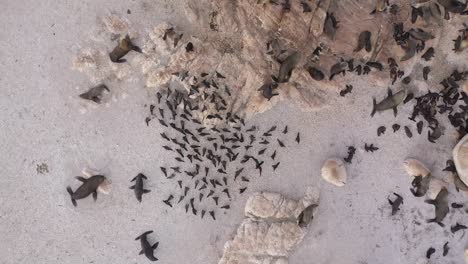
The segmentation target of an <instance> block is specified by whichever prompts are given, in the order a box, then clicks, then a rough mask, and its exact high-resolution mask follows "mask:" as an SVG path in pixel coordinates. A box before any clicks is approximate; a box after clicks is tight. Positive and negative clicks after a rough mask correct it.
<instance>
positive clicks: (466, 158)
mask: <svg viewBox="0 0 468 264" xmlns="http://www.w3.org/2000/svg"><path fill="white" fill-rule="evenodd" d="M453 161H454V162H455V167H456V168H457V173H458V176H459V177H460V179H461V180H462V181H463V182H464V183H465V185H468V135H466V136H464V137H463V138H462V139H461V140H460V142H458V144H457V145H456V146H455V148H454V149H453Z"/></svg>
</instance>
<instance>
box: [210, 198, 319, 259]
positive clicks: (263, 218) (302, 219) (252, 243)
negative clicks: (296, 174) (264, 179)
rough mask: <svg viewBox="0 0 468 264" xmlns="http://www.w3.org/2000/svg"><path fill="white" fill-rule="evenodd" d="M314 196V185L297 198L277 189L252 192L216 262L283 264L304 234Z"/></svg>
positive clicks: (314, 199) (309, 219)
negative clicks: (230, 237) (243, 214)
mask: <svg viewBox="0 0 468 264" xmlns="http://www.w3.org/2000/svg"><path fill="white" fill-rule="evenodd" d="M318 199H319V194H318V190H315V189H309V190H308V192H307V193H306V195H305V196H304V197H303V198H302V199H301V200H299V201H296V200H292V199H288V198H285V197H284V196H283V195H281V194H278V193H269V192H260V193H255V194H253V195H252V196H251V197H249V199H248V200H247V203H246V205H245V216H246V218H245V219H244V221H242V223H241V225H240V226H239V228H238V229H237V233H236V234H235V236H234V238H233V239H232V240H230V241H228V242H226V244H225V245H224V253H223V256H222V258H221V260H220V261H219V264H235V263H236V264H237V263H243V264H280V263H281V264H287V263H288V256H289V255H290V254H291V252H292V251H293V250H294V249H295V248H296V247H297V246H298V244H299V243H300V242H301V241H302V239H303V238H304V236H305V235H306V234H307V230H308V225H309V224H310V222H311V220H312V218H313V212H314V210H315V208H316V207H317V206H318Z"/></svg>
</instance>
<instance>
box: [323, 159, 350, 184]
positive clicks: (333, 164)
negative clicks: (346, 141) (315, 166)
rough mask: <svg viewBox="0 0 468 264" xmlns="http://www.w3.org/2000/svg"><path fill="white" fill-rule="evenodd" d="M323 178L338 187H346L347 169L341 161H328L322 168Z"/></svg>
mask: <svg viewBox="0 0 468 264" xmlns="http://www.w3.org/2000/svg"><path fill="white" fill-rule="evenodd" d="M322 178H323V179H324V180H325V181H327V182H329V183H331V184H334V185H336V186H339V187H341V186H344V185H345V184H346V178H347V175H346V168H345V165H344V163H343V161H342V160H340V159H328V160H327V161H325V163H324V164H323V167H322Z"/></svg>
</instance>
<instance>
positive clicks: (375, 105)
mask: <svg viewBox="0 0 468 264" xmlns="http://www.w3.org/2000/svg"><path fill="white" fill-rule="evenodd" d="M376 107H377V101H376V100H375V98H372V113H371V114H370V116H371V117H373V116H374V115H375V112H376V111H377V108H376Z"/></svg>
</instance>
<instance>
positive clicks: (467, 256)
mask: <svg viewBox="0 0 468 264" xmlns="http://www.w3.org/2000/svg"><path fill="white" fill-rule="evenodd" d="M465 263H466V264H468V248H467V249H465Z"/></svg>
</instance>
